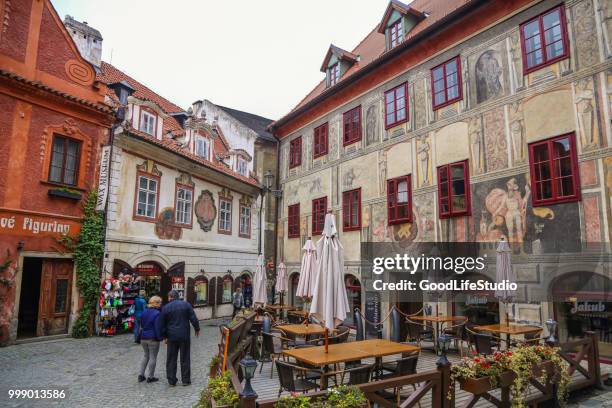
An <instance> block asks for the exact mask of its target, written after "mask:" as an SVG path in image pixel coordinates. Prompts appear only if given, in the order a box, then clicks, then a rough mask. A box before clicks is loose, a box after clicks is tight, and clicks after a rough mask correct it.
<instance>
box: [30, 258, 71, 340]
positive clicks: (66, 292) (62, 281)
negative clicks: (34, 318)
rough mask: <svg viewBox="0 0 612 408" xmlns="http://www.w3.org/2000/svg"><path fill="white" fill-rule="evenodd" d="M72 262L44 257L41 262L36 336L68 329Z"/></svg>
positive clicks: (62, 331)
mask: <svg viewBox="0 0 612 408" xmlns="http://www.w3.org/2000/svg"><path fill="white" fill-rule="evenodd" d="M73 270H74V264H73V262H72V261H71V260H56V259H45V260H44V261H43V263H42V276H41V285H40V301H39V304H38V325H37V328H36V335H37V336H49V335H53V334H63V333H66V332H67V331H68V320H69V317H70V303H71V299H72V298H71V295H72V275H73Z"/></svg>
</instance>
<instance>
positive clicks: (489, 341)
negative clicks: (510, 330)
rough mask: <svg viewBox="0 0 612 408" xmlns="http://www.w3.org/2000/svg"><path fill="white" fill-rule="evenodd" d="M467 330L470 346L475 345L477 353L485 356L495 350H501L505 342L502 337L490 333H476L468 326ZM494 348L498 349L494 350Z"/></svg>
mask: <svg viewBox="0 0 612 408" xmlns="http://www.w3.org/2000/svg"><path fill="white" fill-rule="evenodd" d="M465 330H467V332H468V338H469V339H470V347H473V349H474V350H475V351H476V353H477V354H482V355H483V356H490V355H492V354H493V353H494V352H495V351H497V350H499V348H500V345H501V343H502V342H503V340H502V339H501V338H500V337H497V336H494V335H492V334H490V333H476V332H474V331H472V330H470V329H467V328H466V329H465ZM494 348H495V349H497V350H494Z"/></svg>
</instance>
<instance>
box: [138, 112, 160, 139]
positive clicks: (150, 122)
mask: <svg viewBox="0 0 612 408" xmlns="http://www.w3.org/2000/svg"><path fill="white" fill-rule="evenodd" d="M156 121H157V116H155V115H153V114H152V113H149V112H147V111H144V110H143V111H141V112H140V131H142V132H145V133H148V134H150V135H151V136H155V123H156Z"/></svg>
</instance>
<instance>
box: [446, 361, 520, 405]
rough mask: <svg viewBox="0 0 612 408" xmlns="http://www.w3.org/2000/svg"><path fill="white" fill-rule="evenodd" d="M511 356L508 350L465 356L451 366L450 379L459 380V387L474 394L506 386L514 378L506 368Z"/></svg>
mask: <svg viewBox="0 0 612 408" xmlns="http://www.w3.org/2000/svg"><path fill="white" fill-rule="evenodd" d="M511 357H512V352H510V351H508V352H504V353H501V352H496V353H495V354H493V355H492V356H480V355H476V356H474V357H471V358H465V359H463V361H462V362H461V363H459V364H457V365H454V366H453V367H452V368H451V380H452V381H459V385H460V387H461V389H463V390H465V391H468V392H471V393H472V394H476V395H480V394H484V393H487V392H489V391H490V390H493V389H495V388H499V387H507V386H509V385H510V384H512V382H513V381H514V378H515V374H514V373H513V372H511V371H509V370H508V364H509V360H510V359H511Z"/></svg>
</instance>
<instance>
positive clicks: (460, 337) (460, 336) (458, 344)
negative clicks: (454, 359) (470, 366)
mask: <svg viewBox="0 0 612 408" xmlns="http://www.w3.org/2000/svg"><path fill="white" fill-rule="evenodd" d="M466 322H467V320H465V321H462V322H461V323H459V324H455V325H453V326H449V327H447V328H444V329H442V333H444V334H446V335H447V336H450V339H451V340H452V341H454V342H455V348H456V349H458V350H459V355H460V356H461V357H463V354H464V353H463V342H464V341H465V339H466V336H465V324H466Z"/></svg>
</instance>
